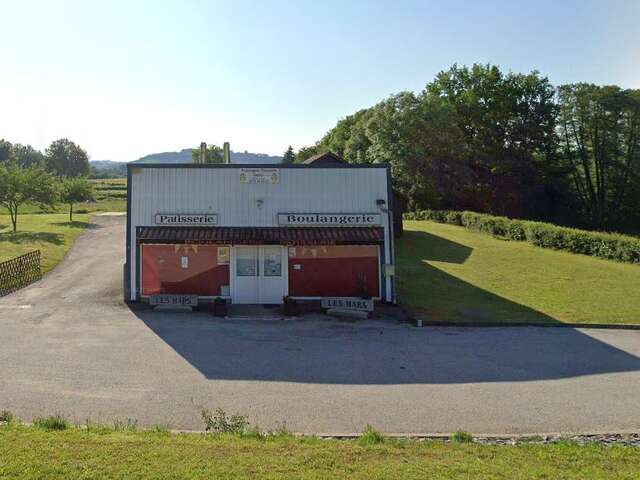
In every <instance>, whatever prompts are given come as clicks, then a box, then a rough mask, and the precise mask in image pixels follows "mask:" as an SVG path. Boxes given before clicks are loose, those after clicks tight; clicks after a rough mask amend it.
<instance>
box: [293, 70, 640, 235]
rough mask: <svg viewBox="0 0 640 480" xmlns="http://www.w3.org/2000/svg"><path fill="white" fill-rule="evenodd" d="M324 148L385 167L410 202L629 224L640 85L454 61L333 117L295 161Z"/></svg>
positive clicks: (637, 188) (639, 203) (638, 202)
mask: <svg viewBox="0 0 640 480" xmlns="http://www.w3.org/2000/svg"><path fill="white" fill-rule="evenodd" d="M325 151H332V152H334V153H337V154H339V155H341V156H342V157H343V158H344V159H345V160H346V161H347V162H350V163H377V162H385V163H389V164H390V165H391V169H392V173H393V182H394V189H395V190H396V191H397V192H398V193H399V194H400V195H402V196H403V197H404V198H405V200H406V202H407V206H408V208H409V209H410V210H422V209H438V210H472V211H476V212H482V213H490V214H493V215H503V216H508V217H516V218H527V219H536V220H545V221H550V222H554V223H560V224H565V225H574V226H581V227H587V228H596V229H610V230H620V231H631V232H638V231H640V90H632V89H623V88H621V87H618V86H597V85H592V84H588V83H575V84H568V85H561V86H559V87H555V86H553V85H552V84H551V83H550V82H549V80H548V79H547V78H546V77H544V76H542V75H540V73H539V72H537V71H533V72H531V73H528V74H522V73H504V72H502V71H501V70H500V68H499V67H498V66H495V65H479V64H474V65H473V66H471V67H467V66H458V65H454V66H453V67H451V68H450V69H449V70H446V71H442V72H440V73H439V74H438V75H437V76H436V77H435V79H434V80H433V81H432V82H430V83H428V84H427V85H426V87H425V88H424V90H422V91H421V92H419V93H413V92H402V93H399V94H397V95H392V96H390V97H389V98H387V99H385V100H383V101H382V102H380V103H378V104H377V105H374V106H373V107H370V108H365V109H363V110H360V111H358V112H356V113H354V114H353V115H349V116H347V117H346V118H344V119H341V120H340V121H338V122H337V124H336V126H335V127H334V128H332V129H331V130H330V131H329V132H327V133H326V134H325V135H324V137H322V138H321V139H320V140H319V141H318V142H317V143H316V144H315V145H312V146H310V147H303V148H301V149H300V150H299V151H298V152H297V153H296V155H295V161H296V162H302V161H304V160H305V159H307V158H309V157H310V156H312V155H315V154H317V153H323V152H325Z"/></svg>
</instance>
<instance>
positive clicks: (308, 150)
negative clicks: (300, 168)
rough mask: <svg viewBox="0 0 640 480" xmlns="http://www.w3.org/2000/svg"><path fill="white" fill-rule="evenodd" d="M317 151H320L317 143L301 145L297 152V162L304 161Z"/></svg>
mask: <svg viewBox="0 0 640 480" xmlns="http://www.w3.org/2000/svg"><path fill="white" fill-rule="evenodd" d="M317 153H319V151H318V147H317V146H316V145H312V146H310V147H300V149H299V150H298V153H296V158H295V163H302V162H304V161H305V160H306V159H307V158H310V157H313V156H314V155H316V154H317Z"/></svg>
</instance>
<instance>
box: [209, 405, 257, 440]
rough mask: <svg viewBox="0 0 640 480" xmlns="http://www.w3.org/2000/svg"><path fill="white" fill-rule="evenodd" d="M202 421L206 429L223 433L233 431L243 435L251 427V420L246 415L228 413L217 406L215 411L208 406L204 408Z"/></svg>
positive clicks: (215, 432)
mask: <svg viewBox="0 0 640 480" xmlns="http://www.w3.org/2000/svg"><path fill="white" fill-rule="evenodd" d="M202 421H203V422H204V425H205V431H207V432H210V433H214V434H221V433H232V434H236V435H242V434H244V433H245V432H246V431H247V427H249V420H248V419H247V417H246V416H244V415H238V414H235V415H227V413H226V412H225V411H224V410H223V409H222V408H217V409H216V410H215V411H214V412H213V413H212V412H210V411H209V410H207V409H206V408H203V409H202Z"/></svg>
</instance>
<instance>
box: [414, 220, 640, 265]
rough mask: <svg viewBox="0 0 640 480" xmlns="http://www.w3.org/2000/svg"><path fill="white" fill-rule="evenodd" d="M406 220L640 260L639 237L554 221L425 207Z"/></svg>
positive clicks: (591, 253)
mask: <svg viewBox="0 0 640 480" xmlns="http://www.w3.org/2000/svg"><path fill="white" fill-rule="evenodd" d="M404 219H405V220H429V221H432V222H438V223H447V224H451V225H458V226H461V227H464V228H468V229H470V230H475V231H478V232H483V233H488V234H490V235H494V236H496V237H500V238H505V239H508V240H517V241H527V242H529V243H531V244H533V245H536V246H538V247H542V248H552V249H554V250H564V251H567V252H571V253H581V254H583V255H591V256H594V257H600V258H606V259H608V260H616V261H619V262H626V263H640V238H636V237H630V236H626V235H618V234H612V233H604V232H590V231H587V230H578V229H575V228H567V227H560V226H557V225H553V224H551V223H543V222H533V221H530V220H516V219H511V218H506V217H495V216H493V215H487V214H484V213H475V212H455V211H442V210H422V211H418V212H409V213H405V215H404Z"/></svg>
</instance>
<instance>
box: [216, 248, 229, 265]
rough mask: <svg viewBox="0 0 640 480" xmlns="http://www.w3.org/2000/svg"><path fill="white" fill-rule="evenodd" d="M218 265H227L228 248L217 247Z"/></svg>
mask: <svg viewBox="0 0 640 480" xmlns="http://www.w3.org/2000/svg"><path fill="white" fill-rule="evenodd" d="M218 265H229V247H218Z"/></svg>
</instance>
